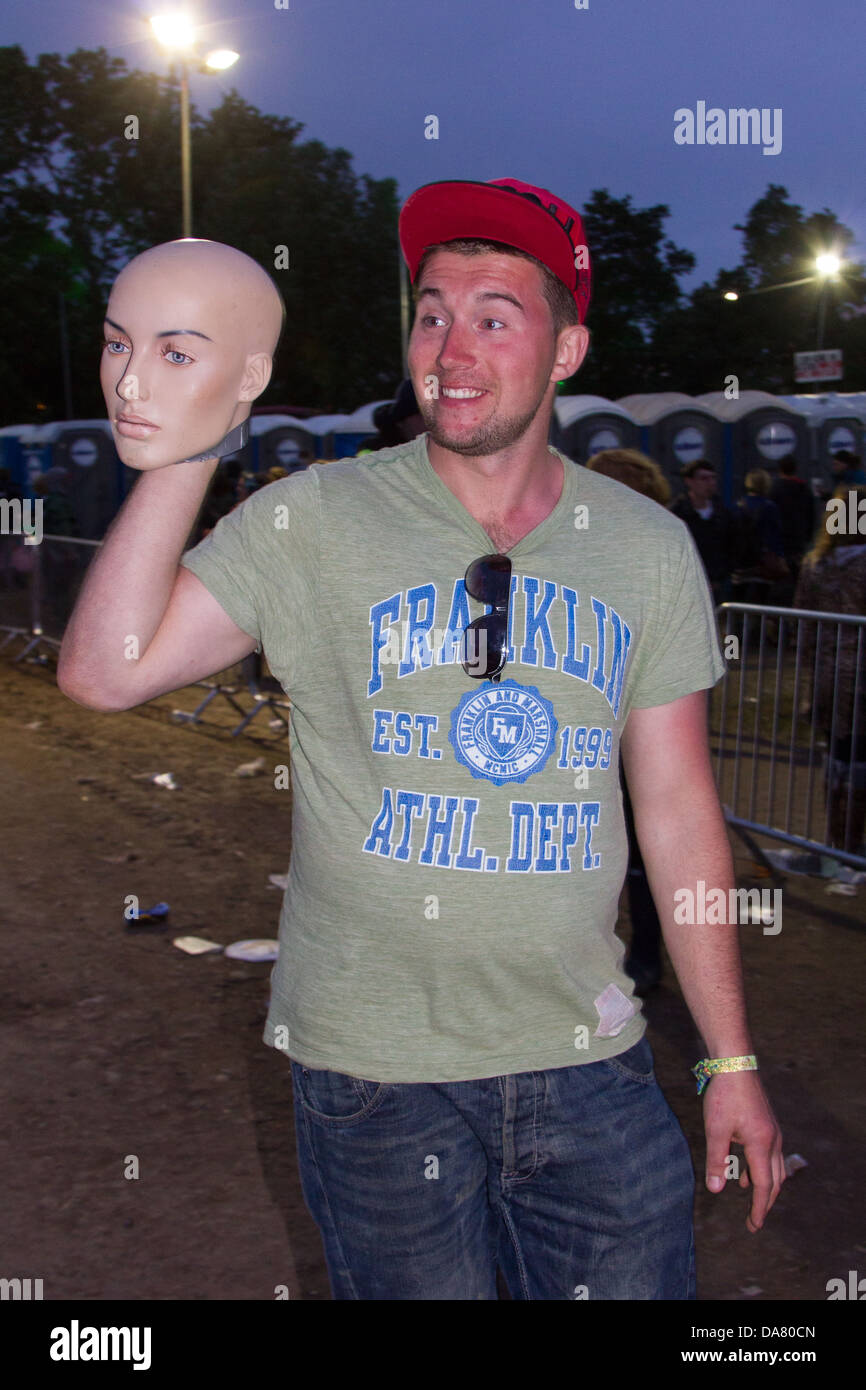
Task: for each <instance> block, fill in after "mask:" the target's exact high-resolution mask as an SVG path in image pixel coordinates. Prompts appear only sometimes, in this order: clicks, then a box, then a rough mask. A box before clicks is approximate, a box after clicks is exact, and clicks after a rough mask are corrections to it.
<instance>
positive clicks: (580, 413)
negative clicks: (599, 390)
mask: <svg viewBox="0 0 866 1390" xmlns="http://www.w3.org/2000/svg"><path fill="white" fill-rule="evenodd" d="M553 410H554V418H555V423H556V428H555V429H554V430H553V431H552V438H551V442H552V443H554V445H555V447H556V448H557V449H559V450H561V452H562V453H563V454H566V455H567V456H568V458H571V459H574V461H575V463H586V461H587V459H589V458H591V457H592V455H593V454H598V453H600V452H601V451H602V449H638V448H640V432H639V429H638V425H637V422H636V421H635V420H633V419H632V417H631V416H630V415H629V413H628V411H626V410H624V409H623V408H622V406H621V405H618V404H617V403H616V402H615V401H609V400H607V399H606V398H605V397H604V396H556V397H554V402H553Z"/></svg>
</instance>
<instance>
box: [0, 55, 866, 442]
mask: <svg viewBox="0 0 866 1390" xmlns="http://www.w3.org/2000/svg"><path fill="white" fill-rule="evenodd" d="M0 90H2V91H3V94H4V101H3V102H2V104H0V274H2V277H3V285H4V295H3V299H2V306H0V315H2V330H3V331H2V332H0V424H11V423H21V422H25V421H39V420H43V421H48V420H57V419H63V418H65V416H66V411H67V402H68V403H69V406H70V408H71V414H72V415H73V416H74V417H76V418H86V417H89V416H94V417H98V416H101V415H102V414H104V407H103V402H102V397H101V393H100V390H99V382H98V373H97V362H98V353H99V343H100V342H101V336H102V320H103V315H104V311H105V304H106V300H107V296H108V291H109V289H110V286H111V282H112V280H113V279H114V276H115V275H116V274H117V271H118V270H119V269H120V267H121V266H122V265H123V264H124V263H125V262H126V261H127V260H129V259H130V258H131V257H132V256H134V255H136V254H137V253H138V252H140V251H142V250H144V249H145V248H146V247H148V246H153V245H156V244H157V243H159V242H162V241H170V240H172V239H173V238H175V237H177V236H179V235H180V129H179V124H180V112H179V106H180V103H179V79H178V77H177V74H172V75H170V76H169V77H168V78H163V77H159V76H157V75H156V74H153V73H148V72H141V71H137V70H134V69H133V70H131V69H129V68H128V67H127V65H126V63H125V62H124V61H123V60H122V59H119V58H113V57H111V56H110V55H109V54H108V53H107V52H106V51H105V50H104V49H97V50H86V49H78V50H77V51H76V52H74V53H72V54H70V55H68V56H66V57H63V56H60V55H58V54H54V53H47V54H42V55H40V56H39V57H38V58H37V59H36V60H35V61H34V62H33V63H30V62H28V60H27V57H26V55H25V54H24V52H23V50H22V49H21V48H19V47H7V48H0ZM131 115H134V116H135V117H136V120H135V121H134V122H131V121H130V120H129V117H130V116H131ZM191 124H192V147H193V208H194V226H193V231H194V234H195V235H196V236H201V237H209V238H212V239H213V240H216V241H224V242H227V243H228V244H230V245H232V246H237V247H239V248H240V249H241V250H243V251H246V252H247V253H248V254H249V255H251V256H253V257H255V259H256V260H258V261H260V263H261V264H262V265H264V266H265V267H267V268H268V269H270V270H271V272H272V273H273V274H274V277H275V279H276V280H277V282H278V284H279V286H280V289H281V290H282V293H283V297H284V299H285V301H286V309H287V328H286V332H285V335H284V338H283V342H282V344H281V347H280V351H279V353H278V356H277V360H276V362H275V368H274V375H273V379H272V382H271V385H270V386H269V388H268V391H267V393H266V395H265V396H264V397H263V398H262V401H261V404H267V403H279V404H282V405H286V404H295V405H308V406H311V407H314V408H316V409H319V410H322V411H338V410H347V411H348V410H352V409H354V408H355V407H356V406H358V405H360V404H361V403H362V402H364V401H367V400H371V399H375V398H381V397H387V396H390V395H392V394H393V391H394V389H395V387H396V385H397V383H398V382H399V379H400V376H401V361H400V320H399V274H398V264H399V262H398V244H397V217H398V213H399V199H398V193H397V185H396V181H395V180H394V179H390V178H386V179H373V178H371V177H369V176H368V175H365V174H361V175H359V174H356V173H355V172H354V170H353V168H352V155H351V154H350V152H349V151H348V150H346V149H342V148H336V149H329V148H328V147H327V146H326V145H324V144H323V143H322V142H321V141H318V140H305V139H303V138H302V134H303V126H302V124H301V123H300V122H298V121H294V120H292V119H291V118H289V117H284V116H274V115H270V114H268V113H266V112H263V111H260V110H258V109H257V108H256V107H255V106H253V105H251V104H250V103H249V102H247V101H245V100H244V99H243V98H242V97H241V96H240V95H239V94H238V93H237V92H236V91H234V90H231V91H229V92H228V93H227V95H226V96H225V97H224V98H223V100H222V101H221V103H220V104H219V105H218V106H216V107H215V108H214V109H213V111H212V112H211V113H210V114H209V115H208V116H204V115H202V114H201V113H199V112H197V111H196V110H195V108H193V110H192V113H191ZM130 135H133V136H134V138H129V136H130ZM583 211H584V220H585V225H586V232H587V240H588V242H589V246H590V253H591V256H592V260H593V301H592V305H591V307H590V316H589V319H588V325H589V327H590V329H591V331H592V340H593V342H592V348H591V350H590V354H589V356H588V358H587V361H586V363H585V364H584V366H583V367H582V368H581V371H580V373H579V374H578V375H577V376H575V377H574V378H573V379H572V380H571V381H570V382H569V383H566V386H565V389H566V391H573V390H579V391H581V392H596V393H598V394H599V395H603V396H611V397H614V398H615V397H617V396H622V395H627V394H629V393H631V392H633V391H661V390H680V391H686V392H688V393H690V394H697V393H699V392H701V391H710V390H720V389H722V386H723V383H724V378H725V377H726V376H727V375H728V374H729V373H731V372H733V373H735V374H736V375H737V376H738V378H739V382H740V389H747V388H757V389H764V390H769V391H777V392H784V391H793V390H795V389H796V388H795V385H794V380H793V353H794V352H796V351H802V350H806V349H809V348H812V347H814V346H815V332H816V322H817V312H818V288H817V286H816V284H815V283H809V284H806V285H799V286H795V287H792V288H788V289H781V290H778V291H776V292H773V293H757V294H756V293H754V291H756V290H762V289H764V288H765V287H768V286H771V285H776V284H782V283H783V282H787V281H791V280H798V279H802V278H803V277H805V276H807V275H810V274H811V273H813V262H814V256H815V253H816V249H817V250H820V249H826V248H828V247H832V249H834V250H836V252H837V254H839V255H840V256H842V257H843V258H845V254H846V250H847V249H848V248H849V247H850V246H851V244H852V243H853V240H854V235H853V233H852V232H851V231H850V230H849V229H848V228H847V227H845V226H843V225H842V224H841V223H840V222H839V221H838V219H837V218H836V216H835V214H833V213H832V212H831V211H829V209H826V208H825V209H823V210H821V211H819V212H812V213H809V214H807V213H805V212H804V210H803V209H802V208H801V207H799V206H797V205H796V204H794V203H792V202H790V201H789V199H788V194H787V190H786V189H785V188H783V187H781V186H780V185H777V184H770V185H769V187H768V189H767V191H766V193H765V194H764V196H763V197H762V198H760V199H759V200H758V201H757V202H756V203H755V204H754V206H753V207H752V208H751V209H750V210H749V212H748V214H747V216H746V218H745V221H744V222H743V223H742V224H734V225H735V226H736V227H737V230H739V231H741V233H742V237H743V254H742V259H741V262H740V264H739V265H738V266H736V267H734V268H732V269H729V270H720V271H719V272H718V274H717V275H716V277H715V279H714V280H713V281H712V283H704V284H703V285H701V286H699V287H698V288H697V289H696V290H694V291H693V292H692V293H691V294H689V295H685V294H684V293H683V292H682V290H681V289H680V284H679V282H680V280H681V279H682V277H683V276H684V275H686V274H687V273H689V272H690V271H691V270H693V269H694V266H695V264H696V261H695V257H694V255H693V254H692V253H691V252H690V251H689V250H687V249H685V248H683V247H679V246H677V245H675V244H674V242H672V241H671V240H670V238H668V237H667V236H666V234H665V222H666V220H667V219H668V218H669V216H670V209H669V208H668V206H667V205H665V204H662V203H659V204H657V205H656V206H654V207H647V208H637V207H634V206H633V205H632V200H631V198H630V197H628V196H624V197H615V196H613V195H612V194H611V193H610V192H609V191H608V190H607V189H596V190H595V191H594V192H593V193H592V195H591V197H590V198H589V200H588V201H587V202H586V204H585V205H584V210H583ZM279 246H285V247H286V248H287V252H288V268H286V269H275V248H276V247H279ZM285 259H286V257H285V255H283V256H282V260H283V263H285ZM729 289H731V290H736V291H738V293H739V294H740V296H741V297H740V299H739V300H738V302H737V303H736V304H730V303H728V302H725V301H724V299H723V297H722V296H723V294H724V292H725V291H726V290H729ZM825 323H826V326H825V333H824V345H825V346H826V347H841V348H842V349H843V351H844V353H845V365H846V377H845V380H844V381H843V383H842V384H841V386H840V387H839V388H837V389H846V390H856V389H859V388H861V387H862V386H863V385H864V383H866V273H864V267H863V266H862V265H859V264H851V263H849V264H847V265H846V267H845V270H844V273H843V275H842V276H841V277H840V278H839V280H838V281H837V282H835V283H833V284H831V285H830V286H829V287H828V292H827V297H826V301H825ZM64 344H65V351H64Z"/></svg>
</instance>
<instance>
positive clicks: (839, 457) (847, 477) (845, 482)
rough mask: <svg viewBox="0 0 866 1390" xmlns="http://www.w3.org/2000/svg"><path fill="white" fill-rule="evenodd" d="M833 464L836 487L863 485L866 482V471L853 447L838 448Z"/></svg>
mask: <svg viewBox="0 0 866 1390" xmlns="http://www.w3.org/2000/svg"><path fill="white" fill-rule="evenodd" d="M831 466H832V469H833V486H834V487H862V486H863V484H864V483H866V471H864V470H863V468H862V467H861V464H860V458H859V455H857V454H855V453H854V452H853V450H852V449H837V450H836V453H835V454H834V455H833V461H832V465H831Z"/></svg>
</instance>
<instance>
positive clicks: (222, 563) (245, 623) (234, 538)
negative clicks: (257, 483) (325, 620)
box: [180, 466, 321, 685]
mask: <svg viewBox="0 0 866 1390" xmlns="http://www.w3.org/2000/svg"><path fill="white" fill-rule="evenodd" d="M314 469H315V466H313V467H311V468H308V469H305V470H304V472H302V473H295V474H292V475H290V476H289V477H288V478H283V479H280V480H279V481H278V482H274V483H270V484H268V485H267V486H265V487H263V488H260V489H259V490H258V491H257V492H254V493H253V494H252V496H251V497H248V498H247V499H246V501H244V502H242V503H241V504H240V506H238V507H235V508H234V510H233V511H231V512H228V513H227V515H226V516H223V517H220V519H219V521H218V522H217V524H216V526H215V527H214V528H213V530H212V531H211V532H210V534H209V535H207V536H205V538H204V540H202V541H200V542H199V544H198V545H196V546H193V548H192V549H191V550H187V551H185V553H184V554H183V555H182V556H181V559H180V563H181V564H182V565H183V566H184V567H185V568H186V569H188V570H191V571H192V573H193V574H194V575H196V577H197V578H198V579H200V580H201V582H202V583H203V584H204V586H205V588H206V589H208V590H209V592H210V593H211V594H213V596H214V598H215V599H216V600H217V602H218V603H219V604H220V606H221V607H222V608H224V609H225V611H226V613H228V615H229V617H230V618H231V620H232V622H234V623H236V624H237V625H238V627H239V628H241V629H242V630H243V631H244V632H248V633H249V635H250V636H251V637H253V638H255V641H256V650H257V651H264V653H265V655H266V657H267V659H268V664H269V665H270V668H271V670H272V672H273V673H274V675H276V676H277V677H278V678H279V679H280V680H281V681H282V682H283V684H284V685H286V682H288V681H290V680H292V679H294V677H295V674H296V673H297V671H298V669H299V668H300V667H301V666H302V663H303V661H304V656H305V652H306V646H307V644H308V643H309V641H310V639H311V631H312V617H311V615H312V614H313V613H314V612H315V589H316V586H317V582H318V573H319V548H320V543H321V534H320V525H319V520H320V499H319V488H318V478H317V477H316V476H315V475H314Z"/></svg>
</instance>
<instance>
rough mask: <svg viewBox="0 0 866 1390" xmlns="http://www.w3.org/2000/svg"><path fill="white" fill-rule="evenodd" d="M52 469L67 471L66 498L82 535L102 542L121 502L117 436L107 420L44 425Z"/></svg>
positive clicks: (58, 422)
mask: <svg viewBox="0 0 866 1390" xmlns="http://www.w3.org/2000/svg"><path fill="white" fill-rule="evenodd" d="M43 434H44V435H45V436H46V439H47V440H49V441H50V444H51V466H52V467H53V468H65V469H66V474H67V477H66V489H65V491H66V496H67V498H68V499H69V502H70V503H71V505H72V509H73V511H74V513H75V519H76V521H77V522H78V530H79V534H80V535H81V536H82V537H84V538H86V539H87V540H100V539H101V538H102V537H103V536H104V535H105V532H106V531H107V530H108V527H109V525H110V523H111V522H112V520H113V519H114V517H115V516H116V515H117V511H118V508H119V507H120V503H121V500H122V497H121V492H122V489H121V483H120V473H119V469H118V456H117V450H116V449H115V447H114V436H113V434H112V432H111V425H110V424H109V423H108V421H107V420H58V421H56V422H55V423H53V424H51V425H44V426H43Z"/></svg>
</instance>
